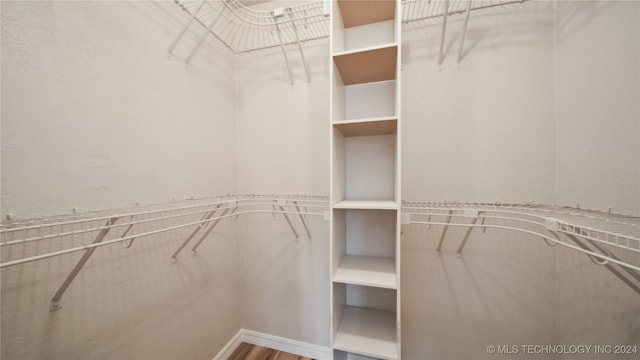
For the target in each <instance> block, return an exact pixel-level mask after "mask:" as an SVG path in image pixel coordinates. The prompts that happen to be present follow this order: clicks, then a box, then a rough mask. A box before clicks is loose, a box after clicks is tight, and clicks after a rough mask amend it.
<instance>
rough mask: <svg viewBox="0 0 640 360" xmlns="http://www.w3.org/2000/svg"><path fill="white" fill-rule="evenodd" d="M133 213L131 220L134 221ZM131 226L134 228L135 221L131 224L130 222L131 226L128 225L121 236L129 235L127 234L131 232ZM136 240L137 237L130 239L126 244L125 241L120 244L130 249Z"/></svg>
mask: <svg viewBox="0 0 640 360" xmlns="http://www.w3.org/2000/svg"><path fill="white" fill-rule="evenodd" d="M133 218H134V217H133V215H131V221H133ZM131 228H133V222H132V223H131V224H129V226H127V228H126V229H125V230H124V232H123V233H122V235H120V237H121V238H123V237H125V236H127V234H128V233H129V231H130V230H131ZM134 241H136V239H135V238H133V239H131V240H130V241H129V243H128V244H126V245H125V244H124V243H120V245H122V247H123V248H125V249H128V248H130V247H131V246H132V245H133V242H134Z"/></svg>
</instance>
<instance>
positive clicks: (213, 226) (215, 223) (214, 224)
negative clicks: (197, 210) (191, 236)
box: [191, 209, 229, 253]
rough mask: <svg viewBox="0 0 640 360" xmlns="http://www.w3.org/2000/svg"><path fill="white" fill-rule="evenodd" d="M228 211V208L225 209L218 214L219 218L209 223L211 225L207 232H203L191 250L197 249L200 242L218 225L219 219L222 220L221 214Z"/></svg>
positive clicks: (193, 251) (223, 214)
mask: <svg viewBox="0 0 640 360" xmlns="http://www.w3.org/2000/svg"><path fill="white" fill-rule="evenodd" d="M228 212H229V209H225V210H224V212H223V213H222V215H220V218H218V219H216V221H214V222H213V224H211V226H210V227H209V230H207V232H205V233H204V235H202V237H201V238H200V240H198V242H197V243H196V244H195V245H194V246H193V247H192V248H191V252H192V253H195V252H196V249H198V246H200V244H202V242H203V241H204V239H205V238H206V237H207V236H208V235H209V234H211V232H212V231H213V229H215V228H216V226H217V225H218V223H219V222H220V220H222V216H225V215H226V214H227V213H228Z"/></svg>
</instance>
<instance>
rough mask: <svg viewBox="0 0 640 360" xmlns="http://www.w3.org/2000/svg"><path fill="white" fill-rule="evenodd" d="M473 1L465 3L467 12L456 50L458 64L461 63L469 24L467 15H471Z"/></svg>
mask: <svg viewBox="0 0 640 360" xmlns="http://www.w3.org/2000/svg"><path fill="white" fill-rule="evenodd" d="M472 2H473V0H468V1H467V10H466V14H465V17H464V25H463V26H462V39H460V48H459V49H458V64H460V61H462V50H463V49H464V38H465V36H466V35H467V25H468V24H469V14H471V3H472Z"/></svg>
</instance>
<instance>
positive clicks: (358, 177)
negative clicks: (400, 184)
mask: <svg viewBox="0 0 640 360" xmlns="http://www.w3.org/2000/svg"><path fill="white" fill-rule="evenodd" d="M333 130H334V137H333V149H334V151H333V159H334V160H333V164H332V167H333V171H332V181H333V185H334V186H333V189H332V192H333V201H334V204H335V205H337V206H338V207H342V208H350V207H351V208H361V209H366V208H373V209H397V207H398V205H397V204H396V202H395V201H397V200H398V199H396V183H397V182H396V174H395V170H396V161H397V159H396V157H397V151H396V141H397V139H396V137H397V136H396V135H395V134H394V135H375V136H352V137H344V136H343V135H342V133H341V132H340V130H338V129H336V128H334V129H333ZM343 200H349V201H350V202H347V203H344V204H340V205H338V203H340V202H342V201H343ZM361 200H362V201H364V203H363V202H362V201H361Z"/></svg>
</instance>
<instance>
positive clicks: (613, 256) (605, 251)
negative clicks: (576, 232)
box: [566, 234, 640, 282]
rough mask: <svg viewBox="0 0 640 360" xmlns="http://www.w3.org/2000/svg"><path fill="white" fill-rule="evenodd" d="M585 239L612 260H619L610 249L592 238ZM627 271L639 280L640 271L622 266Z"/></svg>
mask: <svg viewBox="0 0 640 360" xmlns="http://www.w3.org/2000/svg"><path fill="white" fill-rule="evenodd" d="M566 235H567V236H570V235H569V234H566ZM585 240H587V242H588V243H589V244H591V245H593V247H595V248H596V249H598V251H600V252H601V253H603V254H606V255H607V256H608V257H610V258H612V259H614V260H618V261H620V258H619V257H617V256H616V255H615V254H612V253H611V252H610V251H607V250H606V249H604V248H603V247H602V246H600V245H598V243H596V242H595V241H593V240H589V239H585ZM622 268H623V269H624V270H625V271H626V272H627V273H629V275H631V276H632V277H633V278H634V279H636V280H637V281H639V282H640V273H639V272H637V271H633V270H631V269H629V268H626V267H622Z"/></svg>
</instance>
